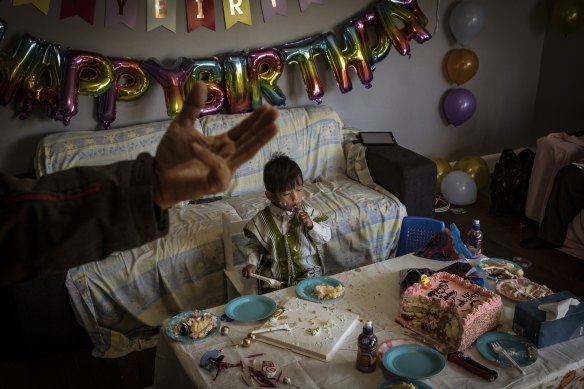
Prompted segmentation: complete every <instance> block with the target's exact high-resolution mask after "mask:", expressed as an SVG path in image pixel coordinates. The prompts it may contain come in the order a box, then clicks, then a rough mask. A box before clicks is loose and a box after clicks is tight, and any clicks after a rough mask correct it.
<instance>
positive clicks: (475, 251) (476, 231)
mask: <svg viewBox="0 0 584 389" xmlns="http://www.w3.org/2000/svg"><path fill="white" fill-rule="evenodd" d="M482 244H483V232H482V231H481V222H480V220H478V219H477V220H475V221H474V222H473V223H472V228H471V229H470V230H469V231H468V234H467V236H466V247H468V251H470V253H471V254H472V257H473V258H478V257H480V255H481V245H482Z"/></svg>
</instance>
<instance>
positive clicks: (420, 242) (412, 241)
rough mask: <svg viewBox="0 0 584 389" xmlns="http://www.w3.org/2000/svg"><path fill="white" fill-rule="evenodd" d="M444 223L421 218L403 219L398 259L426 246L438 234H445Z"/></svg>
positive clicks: (398, 245)
mask: <svg viewBox="0 0 584 389" xmlns="http://www.w3.org/2000/svg"><path fill="white" fill-rule="evenodd" d="M445 228H446V225H445V224H444V222H443V221H441V220H437V219H432V218H429V217H421V216H406V217H404V218H403V219H402V224H401V230H400V233H399V240H398V243H397V252H396V254H395V255H396V257H399V256H401V255H405V254H409V253H411V252H414V251H416V250H418V249H419V248H421V247H422V246H424V245H425V244H426V243H428V241H429V240H430V239H431V238H432V237H433V236H435V235H436V234H438V233H439V232H444V229H445Z"/></svg>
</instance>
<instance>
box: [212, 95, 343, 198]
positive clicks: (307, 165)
mask: <svg viewBox="0 0 584 389" xmlns="http://www.w3.org/2000/svg"><path fill="white" fill-rule="evenodd" d="M279 112H280V116H279V118H278V123H277V124H278V134H277V136H276V137H275V138H274V139H272V140H271V141H270V142H269V143H268V144H267V145H266V146H264V147H263V148H262V149H261V150H260V151H259V152H258V153H257V154H256V155H255V156H254V157H253V158H252V159H250V160H249V161H247V162H245V163H244V164H243V165H241V167H240V168H239V169H238V170H237V172H235V175H234V177H233V180H232V182H231V184H230V186H229V188H228V189H227V191H226V192H225V193H224V195H226V196H239V195H244V194H248V193H255V192H259V191H262V192H263V191H264V190H265V188H264V183H263V171H264V166H265V164H266V163H267V162H268V161H269V160H270V158H271V156H272V154H273V153H276V152H280V153H284V154H286V155H288V156H289V157H290V158H292V159H293V160H294V161H296V163H298V165H299V166H300V169H302V174H303V176H304V179H305V180H314V179H316V178H317V177H321V176H322V177H327V178H333V177H335V176H346V173H345V171H346V165H345V156H344V152H343V146H342V141H343V139H342V128H343V123H342V122H341V119H340V118H339V116H338V115H337V113H336V112H335V111H334V110H333V109H332V108H330V107H327V106H317V107H304V108H288V109H281V110H280V111H279ZM248 115H249V113H246V114H236V115H233V114H219V115H211V116H204V117H202V118H201V126H202V128H203V133H205V134H206V135H218V134H221V133H223V132H225V131H227V130H229V129H230V128H231V127H233V126H234V125H236V124H237V123H239V122H240V121H241V120H243V119H244V118H245V117H247V116H248Z"/></svg>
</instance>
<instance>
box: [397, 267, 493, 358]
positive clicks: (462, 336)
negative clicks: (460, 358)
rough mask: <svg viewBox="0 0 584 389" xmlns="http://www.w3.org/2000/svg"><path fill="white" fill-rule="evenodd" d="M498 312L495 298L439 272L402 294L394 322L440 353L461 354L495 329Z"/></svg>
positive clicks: (469, 284)
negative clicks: (418, 336)
mask: <svg viewBox="0 0 584 389" xmlns="http://www.w3.org/2000/svg"><path fill="white" fill-rule="evenodd" d="M502 309H503V304H502V303H501V297H500V296H499V295H497V294H495V293H493V292H491V291H489V290H487V289H485V288H482V287H480V286H478V285H475V284H473V283H472V282H470V281H468V280H465V279H464V278H461V277H459V276H457V275H454V274H451V273H446V272H439V273H435V274H433V275H431V276H429V277H428V279H427V280H425V282H424V283H421V282H420V283H416V284H413V285H411V286H410V287H408V288H407V289H406V290H405V291H404V293H403V294H402V300H401V302H400V305H399V311H398V316H397V319H396V320H397V322H398V323H400V324H401V325H403V326H404V327H406V328H408V329H410V330H412V331H414V332H416V333H418V334H420V335H422V336H424V337H425V338H428V339H429V340H431V341H432V342H433V343H435V344H436V345H438V346H440V348H442V349H443V350H448V351H462V350H464V349H466V348H468V347H469V346H470V345H471V344H472V343H473V342H474V341H475V340H476V339H477V338H478V337H479V336H480V335H482V334H483V333H485V332H487V331H490V330H491V329H493V328H494V327H496V326H497V325H498V323H499V319H500V317H501V311H502Z"/></svg>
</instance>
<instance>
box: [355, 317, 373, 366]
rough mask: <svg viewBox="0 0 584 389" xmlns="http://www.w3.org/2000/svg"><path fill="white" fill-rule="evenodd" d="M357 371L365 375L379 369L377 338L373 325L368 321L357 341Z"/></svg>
mask: <svg viewBox="0 0 584 389" xmlns="http://www.w3.org/2000/svg"><path fill="white" fill-rule="evenodd" d="M357 346H358V350H357V363H356V366H357V369H359V370H361V371H362V372H365V373H370V372H372V371H375V369H376V368H377V336H376V335H375V334H374V333H373V323H372V322H371V320H367V321H366V322H365V325H364V326H363V332H362V333H361V334H359V338H358V339H357Z"/></svg>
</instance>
